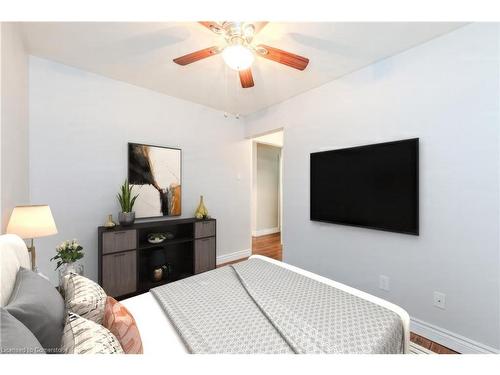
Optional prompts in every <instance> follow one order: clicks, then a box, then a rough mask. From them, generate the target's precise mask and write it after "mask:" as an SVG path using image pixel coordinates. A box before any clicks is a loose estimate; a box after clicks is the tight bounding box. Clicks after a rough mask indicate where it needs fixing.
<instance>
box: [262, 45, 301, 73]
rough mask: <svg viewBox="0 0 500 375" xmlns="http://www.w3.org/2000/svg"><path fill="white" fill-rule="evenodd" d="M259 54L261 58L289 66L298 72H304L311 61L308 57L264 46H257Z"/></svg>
mask: <svg viewBox="0 0 500 375" xmlns="http://www.w3.org/2000/svg"><path fill="white" fill-rule="evenodd" d="M257 52H258V54H259V55H260V56H262V57H264V58H266V59H269V60H273V61H276V62H278V63H280V64H284V65H288V66H290V67H292V68H295V69H298V70H304V69H305V68H306V67H307V64H309V59H308V58H306V57H303V56H299V55H295V54H293V53H290V52H286V51H283V50H280V49H278V48H273V47H269V46H265V45H263V44H261V45H259V46H257Z"/></svg>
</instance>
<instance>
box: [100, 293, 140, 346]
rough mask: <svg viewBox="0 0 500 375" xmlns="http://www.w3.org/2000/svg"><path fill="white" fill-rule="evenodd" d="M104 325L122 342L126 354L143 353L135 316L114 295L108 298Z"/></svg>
mask: <svg viewBox="0 0 500 375" xmlns="http://www.w3.org/2000/svg"><path fill="white" fill-rule="evenodd" d="M102 325H103V326H104V327H106V328H107V329H109V330H110V332H111V333H112V334H113V335H115V337H116V338H117V339H118V341H119V342H120V345H121V346H122V349H123V351H124V352H125V353H126V354H142V353H143V351H142V340H141V335H140V334H139V329H138V328H137V324H136V322H135V319H134V317H133V316H132V314H130V312H129V311H128V310H127V308H126V307H125V306H123V305H122V304H121V303H120V302H118V301H116V300H115V299H114V298H113V297H109V296H108V298H107V299H106V307H105V309H104V318H103V320H102Z"/></svg>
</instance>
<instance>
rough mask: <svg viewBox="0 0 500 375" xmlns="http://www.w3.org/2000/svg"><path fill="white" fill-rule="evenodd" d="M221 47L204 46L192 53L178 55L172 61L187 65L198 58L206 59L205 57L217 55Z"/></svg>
mask: <svg viewBox="0 0 500 375" xmlns="http://www.w3.org/2000/svg"><path fill="white" fill-rule="evenodd" d="M220 51H221V49H220V48H219V47H217V46H214V47H209V48H205V49H202V50H199V51H196V52H193V53H188V54H187V55H184V56H181V57H178V58H176V59H174V62H175V63H177V64H179V65H188V64H191V63H194V62H196V61H198V60H202V59H206V58H207V57H210V56H213V55H217V54H218V53H220Z"/></svg>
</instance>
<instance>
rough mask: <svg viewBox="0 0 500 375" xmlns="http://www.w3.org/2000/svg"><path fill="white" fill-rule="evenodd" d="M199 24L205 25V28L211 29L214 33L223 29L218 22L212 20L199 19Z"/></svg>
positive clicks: (218, 32)
mask: <svg viewBox="0 0 500 375" xmlns="http://www.w3.org/2000/svg"><path fill="white" fill-rule="evenodd" d="M199 23H200V24H202V25H203V26H205V27H206V28H207V29H209V30H210V31H213V32H214V33H216V34H220V33H222V32H223V31H224V29H223V28H222V26H221V25H220V24H219V23H218V22H213V21H200V22H199Z"/></svg>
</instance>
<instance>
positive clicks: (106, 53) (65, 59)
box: [23, 22, 464, 115]
mask: <svg viewBox="0 0 500 375" xmlns="http://www.w3.org/2000/svg"><path fill="white" fill-rule="evenodd" d="M463 25H464V24H463V23H269V24H268V25H267V26H266V27H265V28H264V29H262V31H261V32H260V33H259V34H258V35H257V37H256V42H257V43H264V44H268V45H270V46H273V47H277V48H280V49H284V50H287V51H289V52H293V53H296V54H299V55H303V56H306V57H308V58H309V59H310V63H309V66H308V67H307V68H306V70H305V71H302V72H301V71H298V70H295V69H292V68H289V67H287V66H284V65H281V64H277V63H275V62H272V61H269V60H266V59H263V58H256V60H255V62H254V65H253V67H252V70H253V76H254V81H255V87H253V88H250V89H242V88H241V86H240V83H239V78H238V76H237V73H236V72H234V71H232V70H230V69H229V68H226V66H225V64H224V62H223V60H222V57H221V56H220V55H218V56H213V57H210V58H208V59H205V60H201V61H198V62H196V63H193V64H191V65H188V66H179V65H177V64H175V63H174V62H172V59H173V58H175V57H178V56H181V55H184V54H186V53H190V52H193V51H196V50H199V49H202V48H206V47H210V46H213V45H218V44H221V43H222V39H221V37H219V36H217V35H216V34H214V33H212V32H211V31H210V30H208V29H206V28H204V27H203V26H201V25H199V24H198V23H196V22H192V23H191V22H184V23H134V22H130V23H126V22H120V23H118V22H115V23H113V22H109V23H107V22H106V23H91V22H88V23H87V22H86V23H76V22H68V23H57V22H41V23H24V24H23V30H24V33H25V38H26V46H27V49H28V52H29V53H30V54H32V55H36V56H40V57H43V58H47V59H51V60H55V61H58V62H61V63H64V64H67V65H70V66H74V67H77V68H80V69H84V70H87V71H90V72H94V73H97V74H101V75H103V76H107V77H110V78H113V79H117V80H121V81H125V82H129V83H132V84H134V85H137V86H142V87H146V88H149V89H152V90H155V91H158V92H162V93H165V94H167V95H171V96H175V97H178V98H181V99H185V100H189V101H192V102H195V103H199V104H203V105H206V106H209V107H212V108H215V109H218V110H222V111H227V112H230V113H240V114H243V115H245V114H249V113H252V112H255V111H258V110H260V109H263V108H265V107H268V106H270V105H273V104H276V103H279V102H281V101H283V100H285V99H287V98H289V97H292V96H294V95H297V94H300V93H302V92H304V91H307V90H310V89H312V88H314V87H317V86H319V85H322V84H324V83H326V82H329V81H331V80H333V79H335V78H338V77H340V76H342V75H344V74H346V73H349V72H352V71H355V70H357V69H359V68H361V67H364V66H366V65H369V64H371V63H373V62H375V61H377V60H380V59H383V58H385V57H388V56H391V55H394V54H397V53H399V52H401V51H404V50H406V49H408V48H411V47H413V46H416V45H418V44H421V43H424V42H426V41H428V40H430V39H432V38H435V37H437V36H439V35H442V34H444V33H447V32H449V31H452V30H454V29H456V28H458V27H461V26H463Z"/></svg>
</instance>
